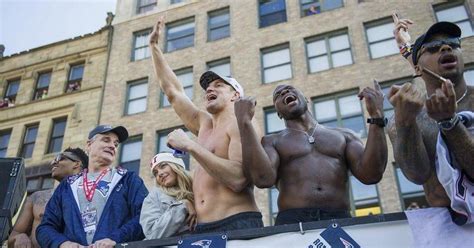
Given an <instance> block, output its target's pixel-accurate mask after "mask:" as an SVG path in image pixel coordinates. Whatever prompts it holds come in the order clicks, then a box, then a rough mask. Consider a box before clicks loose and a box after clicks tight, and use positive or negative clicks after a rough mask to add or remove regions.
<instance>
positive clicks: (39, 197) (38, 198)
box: [30, 189, 54, 205]
mask: <svg viewBox="0 0 474 248" xmlns="http://www.w3.org/2000/svg"><path fill="white" fill-rule="evenodd" d="M53 192H54V189H46V190H40V191H36V192H34V193H33V194H31V196H30V198H31V202H32V203H33V205H37V204H43V205H44V204H45V203H46V202H48V200H49V199H50V198H51V196H52V195H53Z"/></svg>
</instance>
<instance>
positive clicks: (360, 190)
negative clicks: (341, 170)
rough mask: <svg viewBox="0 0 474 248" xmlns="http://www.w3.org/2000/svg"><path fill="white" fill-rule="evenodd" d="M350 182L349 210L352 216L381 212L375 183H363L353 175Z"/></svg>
mask: <svg viewBox="0 0 474 248" xmlns="http://www.w3.org/2000/svg"><path fill="white" fill-rule="evenodd" d="M350 182H351V200H352V204H351V210H352V212H353V215H354V216H366V215H374V214H380V213H382V209H381V207H380V202H379V195H378V191H377V187H376V186H375V185H365V184H363V183H361V182H360V181H359V180H358V179H357V178H355V177H354V176H352V175H351V176H350Z"/></svg>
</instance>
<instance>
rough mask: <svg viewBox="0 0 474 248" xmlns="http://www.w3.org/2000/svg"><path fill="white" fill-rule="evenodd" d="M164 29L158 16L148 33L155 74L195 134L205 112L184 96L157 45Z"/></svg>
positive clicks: (175, 107) (179, 114)
mask: <svg viewBox="0 0 474 248" xmlns="http://www.w3.org/2000/svg"><path fill="white" fill-rule="evenodd" d="M163 29H164V19H163V17H160V19H159V20H158V21H157V23H156V24H155V26H154V27H153V31H152V33H151V34H150V40H149V46H150V50H151V58H152V60H153V67H154V69H155V74H156V77H157V79H158V83H159V84H160V88H161V90H163V92H164V93H165V95H166V96H167V97H168V100H169V102H170V103H171V106H173V108H174V110H175V111H176V113H177V114H178V116H179V117H180V118H181V120H182V121H183V122H184V125H185V126H186V127H187V128H188V129H189V130H190V131H191V132H192V133H194V134H196V135H197V133H198V131H199V126H200V121H201V118H205V116H207V114H206V113H205V112H203V111H200V110H199V109H198V108H197V107H196V106H195V105H194V104H193V103H192V102H191V100H190V99H189V98H188V97H187V96H186V93H185V91H184V88H183V86H182V85H181V83H180V82H179V81H178V78H177V77H176V75H175V74H174V72H173V70H171V68H170V66H169V65H168V63H167V62H166V60H165V57H164V55H163V53H162V51H161V50H160V48H159V45H158V39H159V37H160V33H161V32H162V30H163Z"/></svg>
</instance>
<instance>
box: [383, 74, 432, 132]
mask: <svg viewBox="0 0 474 248" xmlns="http://www.w3.org/2000/svg"><path fill="white" fill-rule="evenodd" d="M423 98H424V97H423V94H422V93H421V92H420V91H419V90H418V89H417V88H416V86H415V85H414V84H412V83H405V84H403V85H402V86H400V85H393V86H392V87H391V88H390V92H389V94H388V99H389V101H390V103H391V104H392V105H393V108H394V110H395V122H396V123H397V125H402V126H408V125H412V124H413V123H414V122H416V116H417V115H418V114H419V113H420V112H421V109H422V108H423V105H424V102H425V100H424V99H423Z"/></svg>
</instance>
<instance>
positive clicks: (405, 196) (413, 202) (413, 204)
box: [394, 164, 429, 210]
mask: <svg viewBox="0 0 474 248" xmlns="http://www.w3.org/2000/svg"><path fill="white" fill-rule="evenodd" d="M394 167H395V172H396V173H395V174H396V176H395V178H396V179H397V185H398V192H399V193H400V198H401V201H402V209H403V210H410V209H416V208H422V207H428V206H429V205H428V202H427V201H426V198H425V192H424V191H423V186H422V185H417V184H414V183H412V182H410V181H409V180H408V179H407V178H406V177H405V175H404V174H403V172H402V170H401V169H400V167H398V166H397V165H396V164H394Z"/></svg>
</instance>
